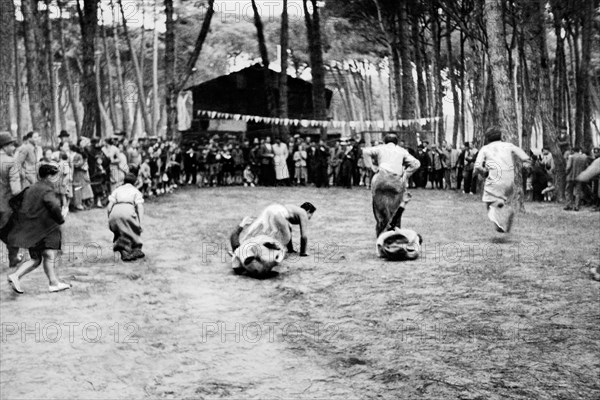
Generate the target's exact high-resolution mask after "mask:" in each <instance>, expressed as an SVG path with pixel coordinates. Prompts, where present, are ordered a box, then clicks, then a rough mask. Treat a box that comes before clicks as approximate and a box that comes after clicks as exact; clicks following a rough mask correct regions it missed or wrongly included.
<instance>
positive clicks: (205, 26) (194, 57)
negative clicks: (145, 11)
mask: <svg viewBox="0 0 600 400" xmlns="http://www.w3.org/2000/svg"><path fill="white" fill-rule="evenodd" d="M166 1H167V0H165V4H166ZM168 1H169V2H170V1H171V0H168ZM214 6H215V0H208V9H207V10H206V14H205V15H204V21H202V27H201V28H200V33H199V34H198V37H197V38H196V44H195V45H194V51H193V52H192V54H190V58H188V62H187V64H186V67H185V71H184V75H183V77H182V79H181V80H180V82H179V85H178V86H177V90H176V93H179V92H180V91H181V90H183V89H185V85H186V84H187V81H188V79H189V78H190V75H191V74H192V71H193V69H194V66H195V65H196V61H198V57H199V56H200V52H201V51H202V46H203V45H204V41H205V40H206V36H207V35H208V31H209V29H210V22H211V20H212V17H213V14H214V13H215V9H214ZM171 7H172V4H171ZM174 29H175V27H174V25H173V47H174V46H175V39H174V37H175V36H174V35H175V32H174ZM169 40H171V39H169ZM173 54H175V50H173ZM173 57H174V55H173ZM174 62H175V61H173V63H174ZM173 68H174V67H173ZM175 107H177V104H175Z"/></svg>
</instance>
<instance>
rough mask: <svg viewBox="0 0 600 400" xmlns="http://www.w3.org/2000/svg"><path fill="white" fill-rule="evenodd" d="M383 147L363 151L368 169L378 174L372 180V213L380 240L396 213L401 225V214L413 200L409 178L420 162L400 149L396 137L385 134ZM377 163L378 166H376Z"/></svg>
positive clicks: (395, 219)
mask: <svg viewBox="0 0 600 400" xmlns="http://www.w3.org/2000/svg"><path fill="white" fill-rule="evenodd" d="M384 143H385V144H383V145H379V146H375V147H367V148H364V149H363V158H364V161H365V166H366V167H367V168H371V169H373V171H374V172H376V174H375V176H374V177H373V179H372V181H371V192H372V194H373V214H374V215H375V220H376V222H377V223H376V227H375V232H376V234H377V237H379V235H381V233H382V232H383V231H384V230H385V227H386V225H388V222H389V221H391V220H392V216H393V215H394V214H396V215H397V217H396V218H394V221H395V223H396V225H395V226H397V227H398V228H399V227H400V225H401V222H402V213H403V212H404V208H405V206H406V203H407V202H408V201H409V199H410V195H409V194H408V179H409V178H410V177H411V175H412V174H413V173H414V172H415V171H416V170H417V169H419V167H420V166H421V163H420V162H419V160H417V159H416V158H415V157H413V156H411V155H410V153H409V152H408V151H407V150H405V149H403V148H402V147H400V146H398V137H397V136H396V135H395V134H389V135H386V137H385V139H384ZM373 159H376V160H377V167H374V166H373Z"/></svg>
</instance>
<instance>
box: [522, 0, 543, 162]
mask: <svg viewBox="0 0 600 400" xmlns="http://www.w3.org/2000/svg"><path fill="white" fill-rule="evenodd" d="M535 8H536V4H535V3H525V4H523V6H522V11H521V25H522V26H523V28H522V33H521V34H520V35H519V38H518V39H517V45H518V50H519V59H520V63H521V71H520V72H521V73H520V77H521V82H522V84H521V85H522V89H521V91H522V96H521V98H522V114H523V128H522V133H521V137H522V140H521V144H522V148H523V150H525V151H526V152H529V150H530V147H531V133H532V131H533V127H534V124H535V119H536V116H537V115H538V99H539V83H540V82H539V80H540V77H539V74H540V70H539V65H538V63H537V60H539V57H532V56H531V52H527V51H526V49H527V46H526V43H527V45H529V46H530V44H531V43H533V44H534V46H533V49H532V50H533V51H536V53H535V54H538V53H537V47H536V45H535V39H536V37H535V36H536V34H535V33H534V32H533V31H532V30H531V24H528V21H529V20H530V18H531V16H532V13H533V12H535ZM528 54H529V55H528ZM529 59H531V60H533V62H532V63H531V68H529V67H528V63H527V61H528V60H529Z"/></svg>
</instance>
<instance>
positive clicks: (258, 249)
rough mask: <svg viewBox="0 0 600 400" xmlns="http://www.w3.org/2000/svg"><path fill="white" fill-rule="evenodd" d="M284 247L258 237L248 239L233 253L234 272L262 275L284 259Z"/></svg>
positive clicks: (265, 236)
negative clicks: (244, 271) (243, 271)
mask: <svg viewBox="0 0 600 400" xmlns="http://www.w3.org/2000/svg"><path fill="white" fill-rule="evenodd" d="M285 254H286V251H285V247H284V246H283V245H282V244H281V242H279V241H278V240H276V239H274V238H272V237H270V236H267V235H258V236H254V237H251V238H248V239H247V240H245V241H244V242H243V243H241V244H240V247H238V248H237V249H236V250H235V252H234V253H233V259H232V266H233V268H234V270H240V269H243V270H246V271H248V272H249V273H250V274H255V275H263V274H266V273H268V272H270V271H271V270H272V269H273V268H274V267H276V266H278V265H279V264H281V262H282V261H283V259H284V258H285Z"/></svg>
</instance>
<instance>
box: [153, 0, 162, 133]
mask: <svg viewBox="0 0 600 400" xmlns="http://www.w3.org/2000/svg"><path fill="white" fill-rule="evenodd" d="M157 9H158V0H154V24H153V26H154V27H153V29H152V132H154V133H155V134H156V135H158V117H159V113H160V104H159V102H158V30H157V29H156V25H157V21H158V16H157V15H158V13H157V11H158V10H157Z"/></svg>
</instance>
